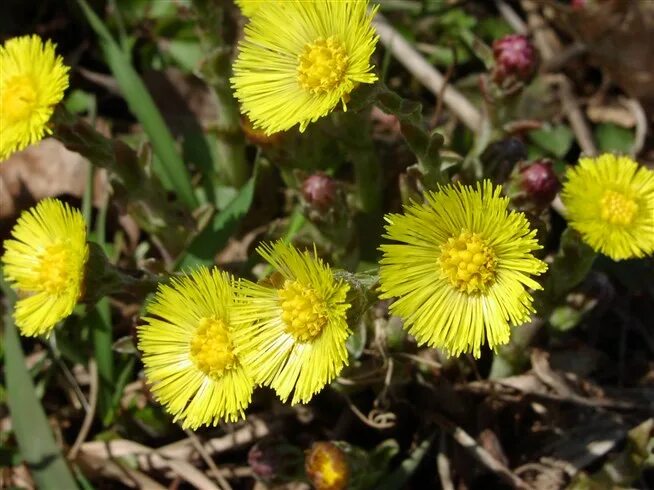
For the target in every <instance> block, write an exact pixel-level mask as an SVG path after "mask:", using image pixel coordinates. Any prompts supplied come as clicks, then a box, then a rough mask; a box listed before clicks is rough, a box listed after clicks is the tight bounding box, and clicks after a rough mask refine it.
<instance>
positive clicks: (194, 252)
mask: <svg viewBox="0 0 654 490" xmlns="http://www.w3.org/2000/svg"><path fill="white" fill-rule="evenodd" d="M256 175H257V172H256V167H255V172H254V175H253V176H252V177H250V179H249V180H248V181H247V183H246V184H245V185H244V186H243V187H241V190H240V191H239V193H238V194H237V195H236V197H235V198H234V199H233V200H232V201H231V202H230V203H229V204H228V205H227V207H225V209H223V210H222V211H220V212H219V213H217V214H216V216H214V218H213V220H212V222H211V223H210V224H209V225H208V226H207V227H206V228H205V229H204V230H202V232H200V234H199V235H198V236H197V237H195V239H194V240H193V241H192V242H191V245H190V246H189V248H188V251H187V253H186V254H185V255H184V256H182V257H181V258H180V260H179V261H178V262H177V268H178V269H187V268H190V267H195V266H198V265H211V264H213V259H214V257H215V255H216V252H218V250H220V249H221V248H222V247H224V246H225V244H226V243H227V240H229V237H230V236H231V234H232V233H233V232H234V230H235V229H236V227H237V226H238V224H239V223H240V222H241V219H242V218H243V216H245V214H246V213H247V212H248V210H249V209H250V205H251V204H252V198H253V197H254V187H255V182H256Z"/></svg>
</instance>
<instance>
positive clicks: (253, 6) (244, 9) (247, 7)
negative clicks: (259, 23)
mask: <svg viewBox="0 0 654 490" xmlns="http://www.w3.org/2000/svg"><path fill="white" fill-rule="evenodd" d="M235 1H236V5H238V8H239V9H241V13H242V14H243V15H244V16H245V17H251V16H252V14H254V12H255V11H256V10H257V9H258V8H259V7H260V6H261V4H262V3H263V2H272V1H276V0H235Z"/></svg>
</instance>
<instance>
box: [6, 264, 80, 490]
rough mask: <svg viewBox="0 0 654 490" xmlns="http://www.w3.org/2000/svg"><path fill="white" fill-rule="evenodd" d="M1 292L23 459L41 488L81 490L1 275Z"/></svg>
mask: <svg viewBox="0 0 654 490" xmlns="http://www.w3.org/2000/svg"><path fill="white" fill-rule="evenodd" d="M0 289H2V291H3V293H4V295H5V298H6V301H7V302H8V303H9V304H8V308H7V312H6V314H5V339H4V340H5V348H6V350H5V378H6V383H7V395H8V396H7V405H8V406H9V413H10V414H11V422H12V428H13V431H14V435H15V437H16V441H17V442H18V447H19V448H20V452H21V455H22V456H23V459H24V461H25V463H26V464H27V466H28V468H29V469H30V473H31V475H32V478H34V481H35V482H36V484H37V487H38V488H42V489H44V490H48V489H57V488H70V489H75V488H78V487H77V483H76V482H75V478H74V477H73V475H72V473H71V471H70V469H69V468H68V466H67V465H66V461H65V460H64V457H63V456H62V454H61V452H60V451H59V448H58V447H57V444H56V443H55V440H54V437H53V436H52V432H51V430H50V425H49V424H48V419H47V418H46V416H45V413H44V411H43V407H42V406H41V403H40V402H39V399H38V397H37V396H36V392H35V390H34V383H33V382H32V378H31V376H30V375H29V373H28V371H27V368H26V367H25V357H24V355H23V350H22V348H21V345H20V339H19V338H18V332H17V331H16V326H15V325H14V321H13V318H12V312H13V309H14V308H13V306H14V302H15V300H16V297H15V295H14V292H13V291H12V290H11V289H10V288H9V287H8V286H7V284H6V283H5V282H4V281H3V279H2V273H1V271H0Z"/></svg>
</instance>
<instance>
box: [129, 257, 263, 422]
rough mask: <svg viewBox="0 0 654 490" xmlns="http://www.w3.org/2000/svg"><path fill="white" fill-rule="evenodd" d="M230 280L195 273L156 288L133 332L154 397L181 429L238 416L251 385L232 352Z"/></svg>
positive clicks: (222, 275)
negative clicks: (137, 340)
mask: <svg viewBox="0 0 654 490" xmlns="http://www.w3.org/2000/svg"><path fill="white" fill-rule="evenodd" d="M234 294H235V286H234V283H233V279H232V278H231V277H230V276H229V275H228V274H226V273H224V272H220V271H218V270H216V269H214V270H213V271H209V269H207V268H206V267H201V268H199V269H197V270H195V271H193V272H192V273H191V274H187V275H184V276H183V277H181V278H174V279H172V281H171V282H170V284H169V285H164V286H160V287H159V289H158V291H157V293H156V294H155V296H154V298H153V300H152V301H151V302H150V303H148V305H147V306H146V314H147V316H146V317H144V318H143V320H144V321H145V325H142V326H140V327H139V329H138V337H139V348H140V349H141V351H142V352H143V364H144V365H145V375H146V378H147V379H148V381H149V382H150V383H151V384H152V387H151V390H152V393H153V394H154V395H155V397H156V398H157V399H158V400H159V401H160V402H161V403H162V404H163V405H164V406H165V407H166V410H168V411H169V412H170V413H171V414H173V415H174V417H175V418H174V420H175V421H177V420H180V421H181V423H182V426H183V427H190V428H192V429H196V428H198V427H199V426H201V425H209V424H213V425H216V424H218V422H220V421H221V420H227V421H230V422H233V421H236V420H238V419H239V418H240V417H243V416H244V412H243V411H244V410H245V408H246V407H247V406H248V405H249V403H250V399H251V396H252V391H253V390H254V382H253V380H252V378H251V377H250V375H249V374H248V372H247V371H246V369H245V368H244V366H243V363H242V362H241V358H240V356H238V355H237V354H236V352H235V349H234V324H233V322H232V321H231V311H232V308H233V306H234Z"/></svg>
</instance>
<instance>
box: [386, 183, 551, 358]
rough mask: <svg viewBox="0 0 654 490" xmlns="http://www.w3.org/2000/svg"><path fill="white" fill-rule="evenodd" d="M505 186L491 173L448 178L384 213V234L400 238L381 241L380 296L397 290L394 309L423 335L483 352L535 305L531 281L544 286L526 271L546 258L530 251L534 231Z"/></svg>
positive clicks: (442, 344)
mask: <svg viewBox="0 0 654 490" xmlns="http://www.w3.org/2000/svg"><path fill="white" fill-rule="evenodd" d="M501 192H502V188H501V187H496V188H495V189H493V185H492V184H491V183H490V182H489V181H484V183H483V184H480V183H478V184H477V186H476V188H475V187H472V186H464V185H457V186H445V187H442V188H441V189H440V190H439V191H438V192H433V193H428V194H426V195H425V200H426V202H425V204H417V203H412V204H410V205H408V206H405V208H404V214H390V215H387V216H386V221H387V222H388V225H387V226H386V231H387V235H385V237H386V238H389V239H391V240H395V241H397V242H400V243H399V244H386V245H382V246H381V250H382V251H383V253H384V256H383V258H382V260H381V261H380V264H381V267H380V281H381V289H382V291H383V294H382V295H381V297H382V298H392V297H397V298H398V299H397V301H395V302H394V303H393V304H392V305H391V311H392V312H393V313H394V314H395V315H397V316H399V317H401V318H402V319H403V320H404V324H405V327H406V328H407V330H408V331H409V333H410V334H412V335H413V336H414V337H415V338H416V339H417V341H418V342H419V343H421V344H424V343H426V344H427V345H429V346H431V347H439V348H442V349H444V350H446V351H448V352H449V353H450V354H451V355H459V354H460V353H462V352H472V353H473V354H474V355H475V356H476V357H479V355H480V350H481V346H482V345H483V344H484V343H485V342H486V341H487V342H488V344H489V346H490V347H491V349H494V348H495V347H497V346H498V345H501V344H505V343H506V342H508V341H509V337H510V326H511V325H514V326H515V325H520V324H522V323H524V322H526V321H528V320H529V318H530V314H531V313H532V312H533V311H534V310H533V307H532V301H533V300H532V297H531V295H530V294H529V292H528V291H527V290H526V288H532V289H540V286H539V284H538V283H537V282H535V281H534V280H533V279H531V278H530V277H529V276H530V275H532V274H540V273H542V272H544V271H545V270H546V268H547V266H546V264H545V263H544V262H542V261H540V260H538V259H537V258H535V257H534V256H533V255H532V254H531V252H532V251H534V250H537V249H539V248H540V246H539V245H538V243H537V242H536V239H535V238H534V237H535V234H536V232H535V231H534V230H530V229H529V223H528V221H527V219H526V218H525V216H524V214H522V213H518V212H514V211H508V210H507V205H508V203H509V200H508V199H507V198H503V197H501Z"/></svg>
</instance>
